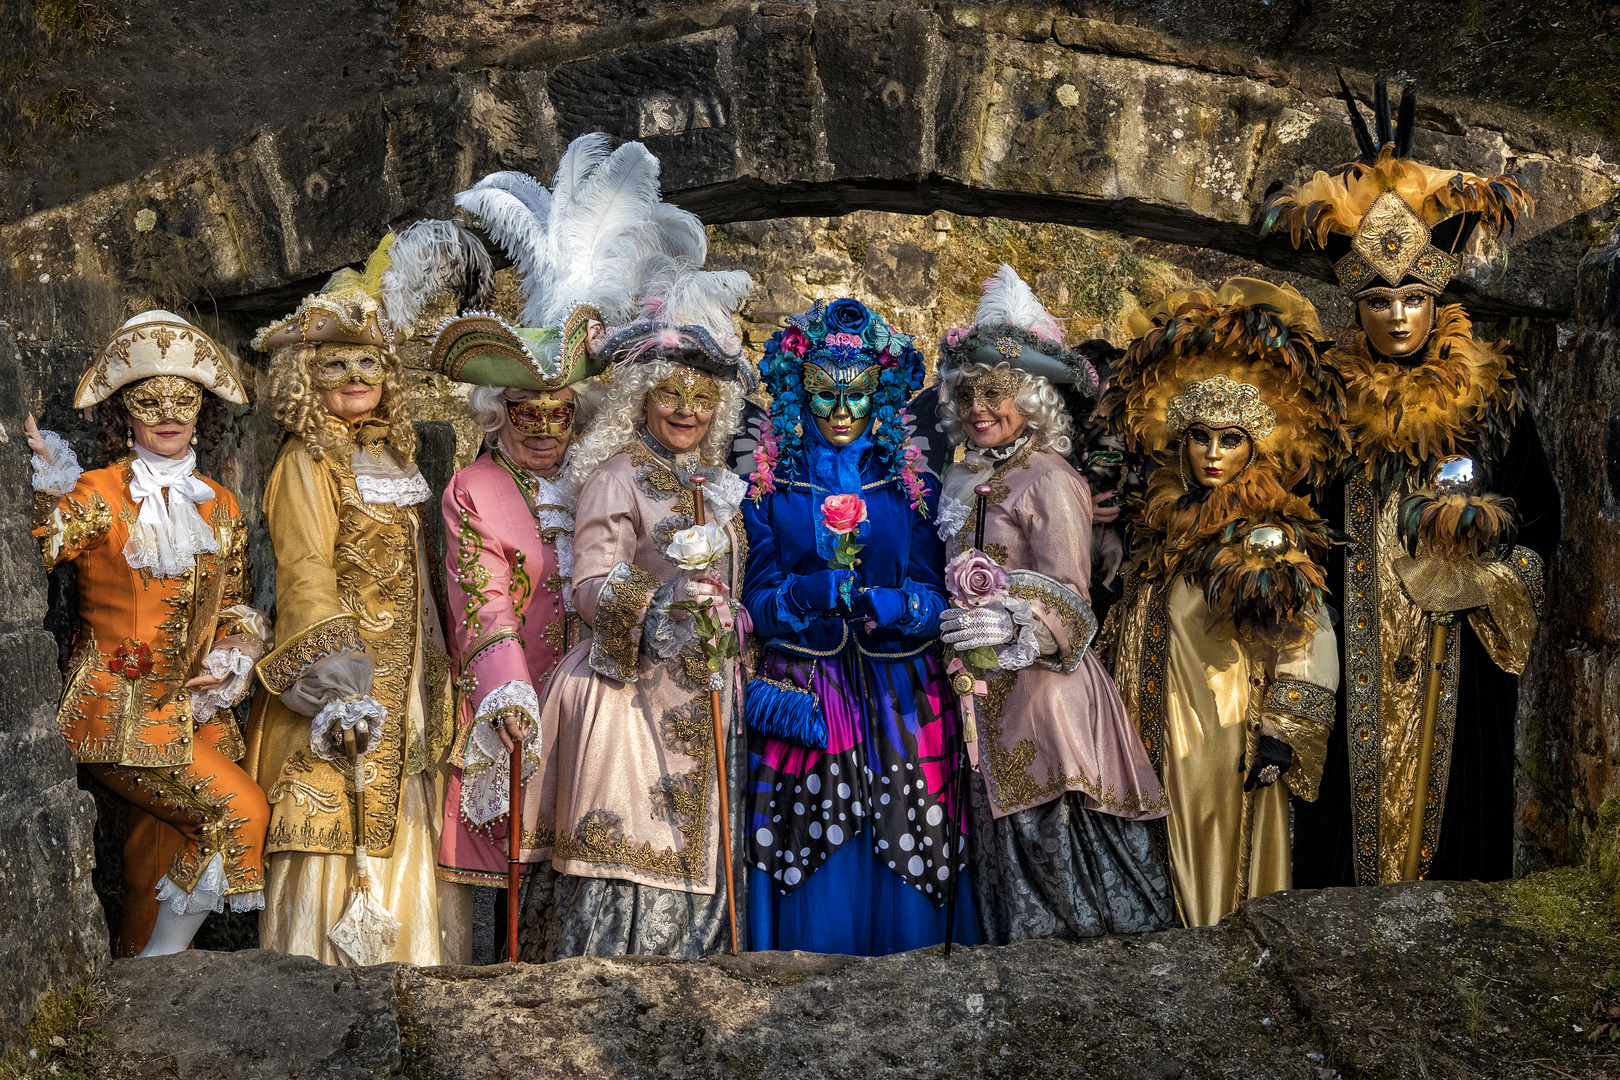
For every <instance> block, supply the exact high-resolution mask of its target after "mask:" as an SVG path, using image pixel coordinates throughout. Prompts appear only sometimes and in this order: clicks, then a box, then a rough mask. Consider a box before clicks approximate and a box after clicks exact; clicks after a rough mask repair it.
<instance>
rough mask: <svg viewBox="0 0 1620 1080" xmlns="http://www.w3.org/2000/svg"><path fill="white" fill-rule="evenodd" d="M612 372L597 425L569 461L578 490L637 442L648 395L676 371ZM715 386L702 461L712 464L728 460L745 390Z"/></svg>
mask: <svg viewBox="0 0 1620 1080" xmlns="http://www.w3.org/2000/svg"><path fill="white" fill-rule="evenodd" d="M610 370H611V371H612V378H611V380H610V381H608V382H607V383H606V384H605V389H606V391H607V394H606V397H605V398H604V399H603V400H602V401H601V402H599V404H598V411H597V416H596V418H595V420H594V421H593V422H592V423H591V425H590V427H589V428H588V429H587V430H586V432H585V436H584V438H582V439H581V440H580V442H579V445H578V446H577V447H576V448H575V449H574V452H573V453H572V454H571V455H570V456H569V459H568V478H569V479H570V480H572V481H573V482H574V483H576V484H584V483H585V480H586V478H588V477H589V476H590V475H591V474H592V473H593V472H595V471H596V470H597V469H598V468H600V467H601V465H602V463H603V462H604V461H606V460H607V459H608V458H610V457H612V456H613V455H614V454H616V453H618V452H619V451H620V450H623V449H624V448H625V446H627V445H629V444H630V443H631V442H633V441H635V439H636V437H637V435H639V434H640V432H641V429H642V428H643V427H645V426H646V423H647V394H648V393H649V392H650V391H651V390H652V388H653V387H655V386H657V385H658V384H659V383H661V382H663V381H664V380H665V379H667V378H669V377H670V376H671V375H673V374H675V365H674V364H673V363H671V362H670V361H668V360H654V361H651V362H640V363H623V364H619V365H617V366H616V367H615V368H612V369H610ZM716 381H717V382H719V384H720V407H719V408H717V409H715V411H714V419H713V420H711V421H710V422H709V430H708V433H707V434H705V435H704V436H703V442H702V444H701V446H700V449H701V450H702V451H703V460H704V461H708V462H724V461H725V460H726V454H727V452H728V451H729V449H730V448H731V440H732V439H733V438H734V437H735V436H736V434H737V429H738V427H739V426H740V425H741V423H742V411H743V388H742V386H741V385H740V384H738V383H736V382H733V381H727V380H724V379H721V380H716Z"/></svg>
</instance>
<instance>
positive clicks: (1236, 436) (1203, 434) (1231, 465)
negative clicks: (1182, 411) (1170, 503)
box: [1181, 423, 1254, 491]
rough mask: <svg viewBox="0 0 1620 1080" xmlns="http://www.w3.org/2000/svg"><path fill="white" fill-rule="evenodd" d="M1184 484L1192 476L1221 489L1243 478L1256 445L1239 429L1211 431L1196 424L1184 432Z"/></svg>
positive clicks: (1189, 486) (1206, 485) (1205, 485)
mask: <svg viewBox="0 0 1620 1080" xmlns="http://www.w3.org/2000/svg"><path fill="white" fill-rule="evenodd" d="M1181 439H1182V459H1181V467H1182V472H1181V484H1182V486H1183V487H1185V488H1186V489H1187V490H1189V491H1191V490H1192V485H1191V484H1189V483H1188V482H1187V479H1188V474H1191V475H1192V476H1193V477H1194V478H1195V479H1196V480H1197V482H1198V483H1199V484H1202V485H1203V486H1204V487H1207V488H1218V487H1221V486H1223V485H1225V484H1229V483H1231V482H1232V481H1233V480H1235V479H1237V478H1238V477H1239V476H1242V475H1243V473H1244V472H1245V471H1246V470H1247V469H1248V467H1249V463H1250V462H1251V461H1253V460H1254V442H1253V440H1251V439H1250V438H1249V435H1248V433H1247V432H1246V431H1244V430H1243V429H1242V428H1239V427H1222V428H1211V427H1209V426H1208V425H1207V424H1202V423H1195V424H1193V425H1191V426H1190V427H1188V428H1187V430H1186V431H1184V432H1182V435H1181Z"/></svg>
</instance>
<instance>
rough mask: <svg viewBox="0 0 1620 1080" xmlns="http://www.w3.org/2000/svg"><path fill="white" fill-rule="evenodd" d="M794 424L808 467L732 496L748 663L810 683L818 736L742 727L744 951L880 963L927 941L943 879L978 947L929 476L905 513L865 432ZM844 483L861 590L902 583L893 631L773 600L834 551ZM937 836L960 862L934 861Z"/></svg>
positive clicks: (939, 934)
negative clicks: (741, 550) (741, 523)
mask: <svg viewBox="0 0 1620 1080" xmlns="http://www.w3.org/2000/svg"><path fill="white" fill-rule="evenodd" d="M805 428H806V430H805V435H804V447H805V454H806V456H807V458H808V459H809V460H808V467H807V468H801V470H800V471H799V472H797V473H794V474H793V475H792V478H791V479H788V478H787V477H788V470H787V469H786V468H785V467H784V468H781V469H779V470H778V478H777V483H776V487H777V490H776V491H775V492H774V493H772V494H769V495H766V496H765V497H764V498H763V499H761V500H760V502H759V503H757V504H756V503H754V502H753V501H748V502H745V503H744V504H743V517H744V520H745V522H746V524H747V528H748V545H749V552H748V572H747V574H746V576H745V582H746V584H745V586H744V589H743V602H744V604H745V605H746V606H747V608H748V611H749V613H750V615H751V616H752V617H753V620H754V632H755V634H756V635H757V636H758V637H759V638H760V639H761V641H762V643H763V645H764V651H763V653H762V660H761V671H760V674H761V675H764V676H766V677H767V678H771V679H775V680H778V681H785V682H792V683H794V684H795V685H797V686H801V687H809V688H811V689H813V690H814V691H815V692H816V694H817V695H818V696H819V697H820V699H821V703H822V708H823V712H824V713H825V715H826V718H827V728H828V745H827V749H826V750H824V751H823V750H806V749H803V748H800V747H796V746H792V745H790V744H787V743H783V742H779V741H777V740H775V739H769V738H766V737H764V736H762V735H760V734H758V733H756V732H752V731H750V732H749V735H748V758H749V782H748V787H747V794H746V796H745V798H746V800H747V807H746V812H745V815H744V820H745V821H746V822H747V829H748V836H747V838H746V848H747V861H748V863H749V864H750V866H751V869H750V871H749V888H748V925H749V937H750V948H752V949H754V950H756V951H760V950H768V949H802V950H805V951H807V952H823V953H847V954H854V955H860V956H877V955H882V954H886V953H891V952H902V951H905V950H908V949H919V948H923V947H926V946H929V945H937V944H940V943H942V942H943V941H944V940H945V934H946V926H945V924H946V912H945V895H946V893H947V891H949V890H951V889H954V890H955V891H956V894H957V903H956V915H955V935H954V936H955V940H956V941H957V942H959V943H963V944H976V943H977V942H978V941H979V926H978V919H977V918H976V916H975V914H974V909H973V898H972V889H971V887H970V884H969V881H968V878H967V865H966V855H965V849H966V835H965V830H966V814H967V807H966V806H965V805H958V803H957V796H956V792H957V780H958V776H957V770H958V769H959V768H965V767H966V762H965V761H963V760H961V759H960V755H959V753H958V751H957V747H958V746H959V739H958V735H957V732H958V719H957V712H956V700H955V697H954V695H953V693H952V691H951V689H950V687H949V685H948V683H947V681H946V678H945V674H944V669H943V667H942V665H941V663H940V659H939V646H938V642H937V641H936V635H937V634H938V628H939V613H940V612H941V611H942V610H943V609H944V608H945V604H946V600H945V590H944V560H945V552H944V546H943V544H942V543H941V542H940V540H939V538H938V536H937V535H936V534H935V531H934V525H933V520H932V519H933V515H934V513H935V512H936V511H937V510H938V507H939V501H938V500H939V484H938V481H937V480H936V479H935V478H934V477H932V476H926V477H924V483H925V485H926V489H927V500H926V503H925V509H926V511H927V513H926V514H924V513H919V512H918V511H917V510H914V509H912V507H911V506H910V505H909V503H908V501H907V498H906V493H905V489H904V487H903V486H902V485H901V484H900V482H899V480H898V479H894V478H891V477H890V476H889V470H888V466H887V465H886V464H885V463H884V462H882V461H881V460H880V459H879V455H878V454H877V453H876V452H875V450H874V448H873V444H872V441H871V440H870V439H869V438H864V437H863V438H861V439H858V440H856V441H855V442H853V443H851V444H850V445H849V446H847V447H843V448H835V447H832V446H830V445H829V444H828V443H827V442H826V441H825V440H823V439H822V438H821V436H820V434H819V433H818V432H817V431H816V429H815V427H814V425H813V424H806V425H805ZM856 492H858V493H859V494H860V495H861V497H862V498H864V499H865V500H866V503H867V513H868V520H867V522H866V524H865V525H864V526H863V528H862V530H861V531H860V532H858V533H857V534H856V539H857V542H858V543H861V544H862V545H863V549H862V551H861V555H860V566H859V568H858V572H859V574H860V578H861V580H860V585H861V587H865V588H890V589H899V590H901V591H902V592H903V593H904V594H905V597H906V600H907V601H908V606H907V618H906V619H905V621H904V622H903V624H901V625H898V626H887V627H878V628H875V629H873V630H871V631H867V630H866V629H865V628H864V622H863V621H862V620H855V621H851V622H847V623H846V621H845V620H844V619H842V618H836V617H818V616H814V615H812V616H810V617H808V618H800V617H796V616H795V614H794V612H793V611H792V609H791V608H790V607H789V605H788V603H787V599H786V589H787V587H788V586H789V585H791V584H792V583H793V581H794V580H795V579H797V578H798V577H800V576H803V575H808V574H814V573H816V572H818V571H820V570H824V569H826V568H827V559H828V557H829V556H830V555H831V554H832V551H833V548H834V546H835V544H836V538H835V537H834V536H833V535H832V534H831V533H830V532H829V531H828V530H827V529H826V527H825V526H824V525H822V524H821V514H820V508H821V502H822V500H823V499H824V498H826V497H827V496H828V495H832V494H850V493H856ZM857 646H858V648H857ZM953 819H954V822H953ZM951 846H954V847H955V849H956V852H955V855H956V857H955V858H954V859H951V858H947V857H943V855H942V853H944V852H945V851H946V849H947V848H948V847H951ZM953 862H954V863H955V865H954V867H953V866H952V863H953Z"/></svg>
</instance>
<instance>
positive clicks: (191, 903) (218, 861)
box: [158, 851, 264, 915]
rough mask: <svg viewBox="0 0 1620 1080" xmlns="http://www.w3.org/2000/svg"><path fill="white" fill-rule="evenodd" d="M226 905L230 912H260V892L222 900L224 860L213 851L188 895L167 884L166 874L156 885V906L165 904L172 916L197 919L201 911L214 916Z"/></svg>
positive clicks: (168, 881)
mask: <svg viewBox="0 0 1620 1080" xmlns="http://www.w3.org/2000/svg"><path fill="white" fill-rule="evenodd" d="M227 901H229V902H230V905H231V910H232V911H263V910H264V890H263V889H255V890H254V891H252V892H249V893H236V894H234V895H232V896H226V895H225V856H224V855H222V854H220V853H219V852H217V851H216V852H214V857H213V858H212V859H210V860H208V865H207V866H205V867H203V872H202V875H201V876H200V877H198V878H197V884H195V885H193V886H192V887H191V891H190V892H186V890H184V889H182V888H181V887H180V886H178V885H176V884H175V883H174V882H172V881H170V880H169V875H167V874H164V875H163V880H161V881H159V882H158V904H160V905H162V904H168V905H169V910H170V911H173V912H174V913H175V914H176V915H200V914H202V913H203V912H205V911H206V912H211V913H213V914H215V915H217V914H219V913H220V912H222V911H224V910H225V904H226V902H227Z"/></svg>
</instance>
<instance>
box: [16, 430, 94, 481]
mask: <svg viewBox="0 0 1620 1080" xmlns="http://www.w3.org/2000/svg"><path fill="white" fill-rule="evenodd" d="M39 440H40V442H42V443H44V445H45V454H46V455H49V456H44V455H41V454H38V453H36V454H34V455H33V456H32V457H30V458H29V459H28V460H29V463H30V464H31V465H32V466H33V470H34V477H33V483H34V490H35V491H48V492H50V493H51V494H52V495H66V494H67V493H68V492H70V491H72V490H73V489H74V487H75V486H77V485H78V483H79V477H80V476H82V475H84V470H83V469H81V468H79V459H78V458H77V457H76V456H74V453H73V448H72V447H71V446H69V445H68V444H67V440H66V439H64V438H62V436H60V435H58V434H57V433H56V432H54V431H50V430H42V431H41V432H40V433H39Z"/></svg>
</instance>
